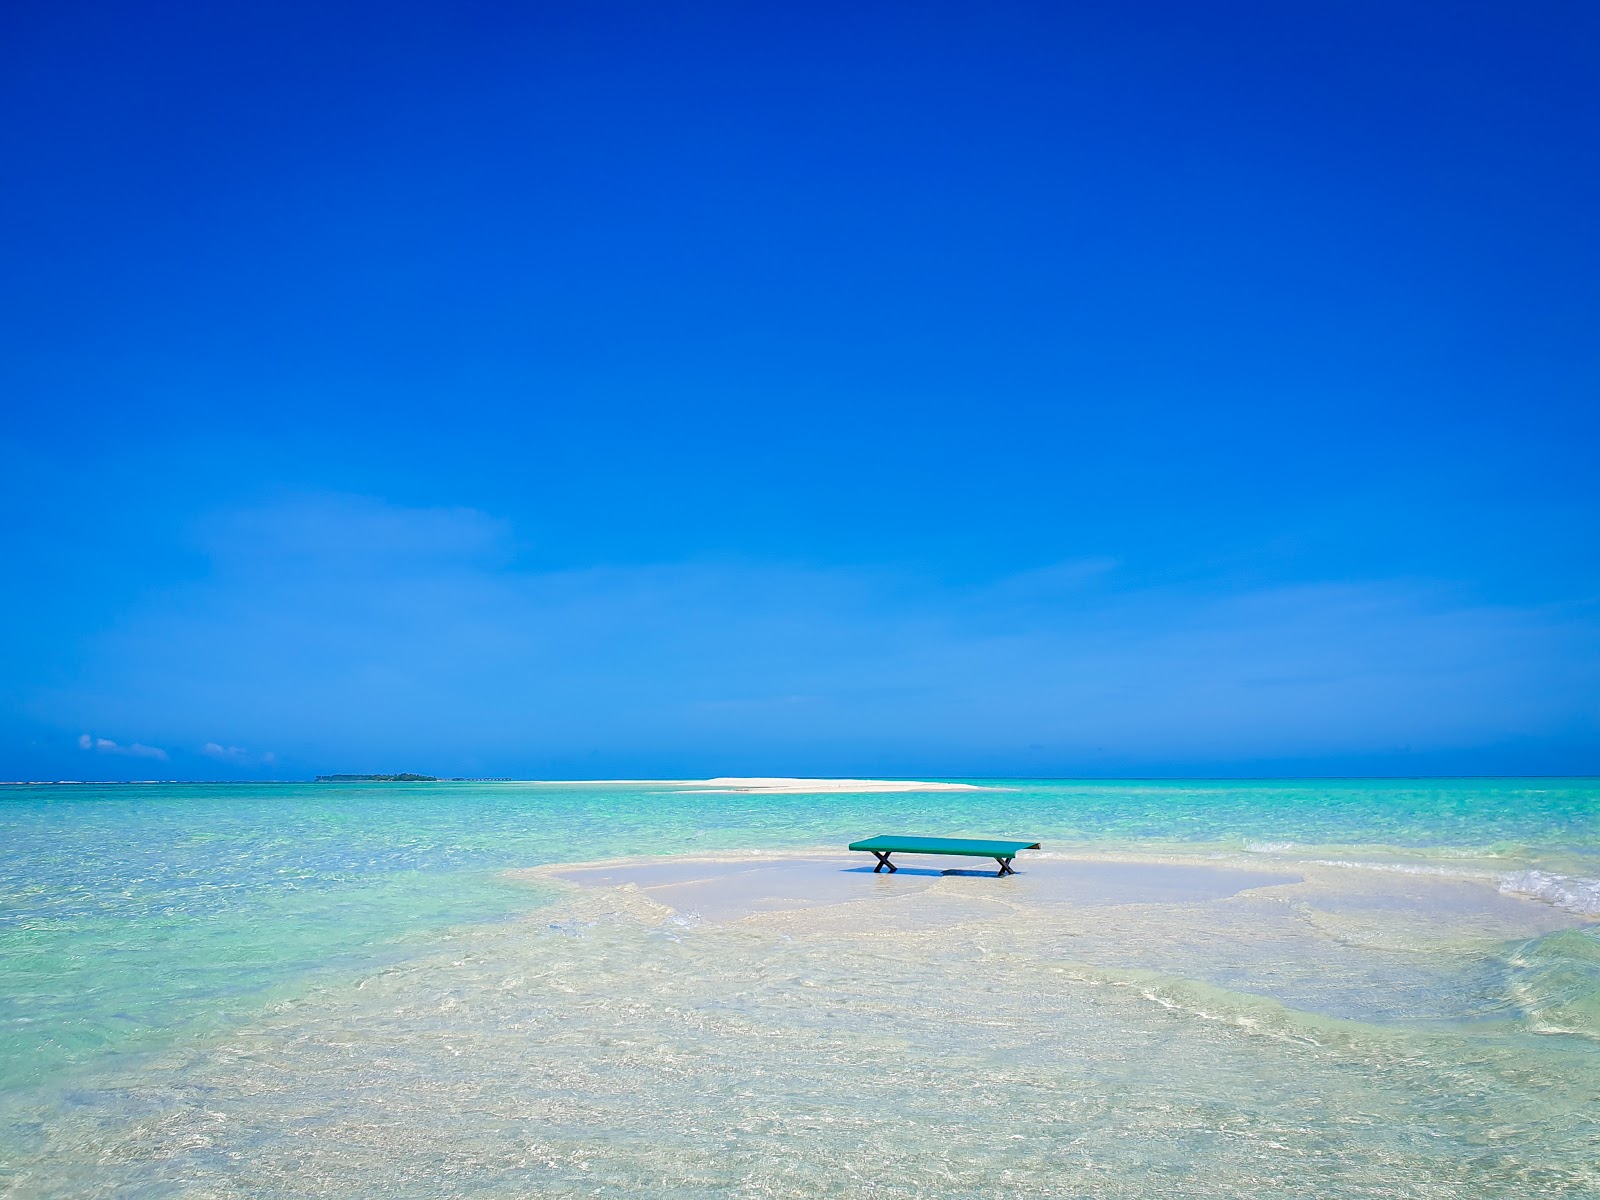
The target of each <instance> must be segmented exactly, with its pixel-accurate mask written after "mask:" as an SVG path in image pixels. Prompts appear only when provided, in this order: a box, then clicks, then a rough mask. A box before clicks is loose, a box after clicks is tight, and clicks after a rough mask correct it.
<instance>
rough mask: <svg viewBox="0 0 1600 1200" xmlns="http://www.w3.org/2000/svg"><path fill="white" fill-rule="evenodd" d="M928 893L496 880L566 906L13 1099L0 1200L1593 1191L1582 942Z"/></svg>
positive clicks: (1385, 906)
mask: <svg viewBox="0 0 1600 1200" xmlns="http://www.w3.org/2000/svg"><path fill="white" fill-rule="evenodd" d="M952 863H953V864H954V865H955V867H956V870H957V871H959V872H962V873H956V874H948V873H941V872H940V871H939V870H938V869H937V866H940V865H943V864H937V863H934V862H933V861H932V860H915V859H912V860H907V863H906V866H905V867H904V868H903V869H902V870H901V871H900V872H899V873H898V874H895V875H893V876H888V875H874V874H872V873H871V872H870V871H869V870H866V869H865V868H864V867H862V866H861V863H860V856H854V857H850V856H842V855H837V854H821V853H818V854H795V855H781V856H780V855H768V856H750V855H727V856H715V857H707V858H699V859H674V860H670V861H662V860H657V861H649V860H630V861H624V862H615V863H607V864H593V865H589V866H585V867H573V866H565V867H550V868H540V869H537V870H534V871H528V872H522V873H519V874H520V876H521V877H523V878H526V879H527V881H528V882H529V883H530V884H531V885H533V886H535V887H537V888H541V889H555V890H556V891H557V892H558V893H559V894H558V898H557V900H556V901H555V903H554V904H553V905H550V906H546V907H543V908H540V909H538V910H537V911H536V912H534V913H532V914H531V915H530V916H529V917H528V918H527V919H525V920H520V921H515V922H509V923H500V924H492V925H478V926H472V927H468V928H464V929H462V930H460V931H458V933H457V934H456V935H455V936H454V937H453V938H452V939H451V941H450V942H449V944H448V946H447V948H446V949H445V950H444V951H442V952H440V953H436V954H431V955H429V956H427V957H423V958H419V959H415V960H412V961H409V962H406V963H404V964H403V965H398V966H395V967H393V968H391V969H388V970H385V971H382V972H380V973H378V974H374V975H371V976H370V977H367V978H364V979H359V980H352V981H349V982H348V983H340V984H336V985H327V986H323V987H321V988H320V989H319V990H317V991H315V992H314V993H312V994H310V995H308V996H305V997H303V998H300V999H297V1000H295V1001H293V1002H286V1003H283V1004H280V1005H278V1006H276V1007H275V1008H273V1009H272V1010H271V1011H269V1012H267V1013H266V1014H264V1015H262V1016H260V1017H258V1018H256V1019H253V1020H251V1021H250V1022H248V1023H247V1024H245V1025H243V1026H241V1027H240V1028H237V1029H236V1030H235V1031H233V1032H232V1034H231V1035H229V1036H226V1037H223V1038H220V1039H216V1040H213V1041H211V1042H208V1043H206V1044H204V1045H198V1046H195V1045H191V1046H189V1047H186V1048H183V1049H172V1050H168V1051H164V1052H162V1053H161V1054H159V1055H156V1056H154V1057H151V1058H145V1059H141V1060H138V1061H133V1062H129V1064H128V1065H127V1066H126V1068H125V1069H124V1073H123V1074H122V1075H120V1076H119V1075H117V1074H116V1073H115V1072H109V1073H108V1072H105V1071H101V1072H100V1073H98V1074H96V1075H94V1076H92V1077H88V1078H91V1079H92V1080H93V1082H92V1085H89V1084H83V1085H82V1086H75V1087H69V1088H67V1089H66V1090H60V1089H57V1090H54V1091H50V1092H37V1093H33V1094H31V1095H29V1096H26V1097H24V1098H22V1099H21V1100H20V1101H19V1102H18V1104H19V1105H20V1106H17V1107H14V1108H13V1111H12V1112H10V1113H8V1114H7V1118H8V1121H9V1122H10V1123H11V1127H12V1129H13V1130H15V1131H19V1132H20V1133H21V1138H20V1148H19V1150H18V1151H17V1152H16V1153H12V1154H11V1155H10V1156H9V1160H8V1161H7V1162H6V1163H5V1165H4V1166H3V1168H0V1189H4V1188H9V1190H10V1191H11V1192H12V1193H14V1194H16V1195H26V1196H63V1197H65V1196H72V1197H90V1196H119V1197H120V1196H130V1195H137V1196H169V1195H170V1196H183V1197H213V1196H215V1197H224V1196H226V1197H242V1196H257V1197H279V1196H283V1197H288V1196H404V1197H411V1196H416V1197H423V1196H429V1197H433V1196H462V1197H467V1196H472V1197H478V1196H482V1197H502V1196H504V1197H512V1196H590V1195H602V1196H613V1195H623V1194H640V1195H650V1196H708V1195H713V1194H717V1195H723V1194H726V1195H739V1196H795V1197H799V1196H826V1195H840V1196H978V1195H1024V1196H1083V1197H1090V1196H1093V1197H1155V1196H1185V1197H1283V1196H1316V1197H1357V1196H1362V1197H1371V1196H1382V1197H1468V1196H1470V1197H1474V1198H1477V1200H1481V1198H1484V1197H1501V1196H1504V1197H1529V1196H1559V1197H1572V1198H1574V1200H1576V1198H1580V1197H1581V1198H1585V1200H1592V1198H1593V1197H1595V1196H1600V1040H1597V1037H1596V1035H1597V1034H1600V1023H1596V1022H1595V1021H1594V1019H1593V1018H1594V1014H1592V1013H1591V1012H1590V1011H1589V1010H1588V1009H1587V1008H1585V1004H1586V1003H1588V1000H1587V998H1588V997H1591V996H1592V995H1593V987H1592V985H1593V979H1594V977H1593V976H1592V975H1587V974H1585V972H1586V971H1588V970H1589V969H1590V967H1591V966H1592V965H1593V964H1592V963H1589V962H1588V961H1587V960H1586V959H1585V957H1584V956H1585V955H1586V954H1587V953H1588V950H1587V949H1586V947H1589V946H1591V945H1593V944H1594V943H1593V939H1592V936H1591V932H1590V931H1588V929H1586V927H1585V926H1584V923H1583V921H1582V920H1581V919H1579V918H1577V917H1574V916H1571V915H1568V914H1565V913H1562V912H1560V911H1558V910H1556V909H1554V908H1552V907H1549V906H1547V905H1543V904H1540V903H1537V902H1535V901H1531V900H1527V899H1522V898H1518V897H1514V896H1506V895H1502V894H1500V893H1499V892H1498V891H1497V890H1496V889H1495V887H1494V886H1493V885H1492V884H1490V883H1485V882H1477V881H1472V880H1462V879H1452V878H1444V877H1435V876H1426V875H1409V874H1402V873H1394V872H1383V871H1352V870H1342V869H1338V868H1333V867H1327V868H1323V867H1314V866H1313V867H1306V866H1295V867H1294V868H1293V869H1287V868H1286V869H1282V870H1276V869H1244V868H1241V867H1233V866H1218V865H1209V864H1205V863H1181V862H1170V861H1169V862H1152V863H1137V862H1127V861H1101V860H1082V861H1073V860H1064V859H1049V858H1036V859H1033V860H1019V868H1020V872H1019V874H1018V875H1016V876H1014V877H1009V878H1006V879H995V878H993V877H992V874H979V873H976V871H975V870H974V871H972V872H968V870H967V868H966V864H965V863H964V862H963V861H962V860H952ZM923 864H929V865H928V866H927V867H924V866H923ZM1588 928H1589V929H1592V927H1588ZM1585 988H1588V989H1589V990H1587V991H1586V990H1585Z"/></svg>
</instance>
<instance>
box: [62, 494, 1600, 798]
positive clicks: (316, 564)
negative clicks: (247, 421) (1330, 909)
mask: <svg viewBox="0 0 1600 1200" xmlns="http://www.w3.org/2000/svg"><path fill="white" fill-rule="evenodd" d="M210 531H211V535H212V536H213V537H214V538H215V539H216V542H215V544H216V547H217V549H216V555H217V558H218V563H219V566H218V569H217V571H216V572H215V573H214V574H213V575H212V576H211V577H210V578H208V579H206V580H204V581H202V582H199V583H197V584H195V585H193V586H191V587H189V588H187V589H184V590H179V591H174V592H167V593H164V594H162V595H161V596H160V597H159V598H157V599H155V600H153V601H152V602H151V603H150V604H149V605H147V606H146V607H145V608H143V609H142V610H140V611H137V612H133V613H129V614H128V615H127V617H126V619H125V621H124V622H123V623H122V624H121V626H120V627H119V628H118V629H116V630H115V631H113V632H111V633H109V634H107V635H106V636H104V637H103V638H102V639H101V640H99V641H98V642H97V643H96V644H95V645H94V646H93V648H92V653H91V654H90V656H89V658H88V660H87V662H86V664H85V666H84V670H83V673H82V681H81V686H82V689H83V690H82V692H81V693H74V694H72V695H70V696H66V697H64V698H62V699H61V703H62V706H63V708H64V709H65V708H67V707H68V706H69V705H70V708H71V711H74V712H91V711H92V712H93V713H94V715H95V719H96V720H100V721H104V722H105V723H107V724H114V723H120V724H126V723H131V722H132V721H134V720H137V719H142V717H143V715H144V714H147V713H159V714H161V716H162V719H163V723H164V727H169V728H171V727H178V728H184V727H187V728H189V729H193V730H195V732H196V736H195V743H196V744H200V743H202V742H204V748H203V749H202V753H204V754H206V755H207V756H208V757H211V758H212V759H214V760H216V761H218V762H224V763H233V764H239V765H243V764H244V763H246V762H247V761H248V760H249V758H250V752H249V751H247V750H246V749H244V748H243V747H240V746H236V745H232V744H229V743H226V742H220V741H208V740H206V731H207V726H210V728H215V724H214V723H213V722H215V721H216V720H217V719H218V717H219V716H220V717H222V718H225V719H226V720H227V723H228V725H229V727H231V728H235V729H241V730H249V731H251V736H252V739H254V738H260V739H261V740H262V741H269V740H270V744H275V745H277V746H280V747H293V750H294V754H295V757H296V758H297V759H300V760H302V761H303V760H306V759H308V758H315V757H317V756H322V758H323V760H328V759H333V760H335V761H346V759H345V757H344V756H346V755H356V756H359V757H363V758H365V759H367V760H370V761H381V762H388V761H390V760H395V759H399V758H405V759H406V760H407V761H408V762H409V761H410V760H411V758H412V757H413V756H415V755H417V754H425V755H428V756H430V760H437V759H439V758H446V757H452V756H465V755H467V754H475V755H477V756H478V758H479V760H480V761H481V762H485V763H487V762H501V763H504V764H505V766H504V768H503V769H504V770H506V771H507V772H511V771H517V770H521V769H526V768H525V767H524V766H523V765H522V764H527V763H532V762H535V761H541V762H545V761H553V760H555V759H557V758H559V757H560V756H561V755H563V754H567V755H571V756H574V757H577V756H584V755H588V754H589V753H590V752H591V751H598V752H599V753H601V754H602V755H620V754H622V753H624V750H625V749H626V752H627V753H632V754H637V755H639V756H643V758H642V759H640V760H635V761H639V762H640V765H641V766H642V765H644V761H643V759H648V760H649V761H650V762H664V761H665V759H664V758H663V756H665V755H670V754H684V753H690V752H692V753H694V754H697V755H703V756H714V755H716V754H718V753H721V752H722V751H724V750H726V748H729V747H734V748H742V752H748V754H749V755H750V756H751V757H752V758H753V759H759V760H760V761H763V762H769V763H770V762H773V761H779V760H780V759H781V760H782V761H783V762H785V763H789V764H792V765H793V766H794V767H795V768H796V769H805V768H809V769H819V770H823V769H827V768H828V767H829V766H830V765H831V764H838V765H839V768H840V769H846V768H848V769H851V770H854V769H858V768H863V767H871V768H872V769H880V770H881V769H890V768H892V767H893V766H895V765H896V764H902V765H904V766H905V767H906V769H907V770H917V769H930V768H929V766H918V764H919V763H921V764H930V765H931V766H932V767H942V768H943V769H945V770H946V771H955V770H958V769H960V768H961V766H962V764H970V765H971V766H972V767H974V768H976V767H979V766H987V767H991V768H993V769H995V770H1006V769H1023V768H1024V767H1025V766H1031V765H1033V764H1037V763H1038V762H1039V760H1040V755H1041V753H1043V754H1046V755H1048V756H1051V765H1052V766H1053V767H1054V768H1055V769H1060V770H1071V769H1077V768H1078V767H1080V766H1082V765H1084V764H1092V763H1095V762H1100V761H1104V760H1102V759H1098V758H1095V757H1094V756H1095V755H1099V754H1102V753H1104V754H1106V755H1109V756H1114V760H1115V761H1118V762H1122V763H1129V764H1133V763H1145V764H1149V765H1152V766H1154V765H1158V764H1159V763H1162V762H1178V761H1182V762H1185V763H1191V764H1204V763H1230V762H1234V763H1236V762H1241V761H1247V760H1248V761H1255V760H1261V759H1269V758H1274V757H1279V758H1282V757H1298V758H1302V759H1303V758H1307V757H1310V756H1322V757H1324V758H1329V759H1330V761H1331V758H1336V757H1338V756H1341V755H1351V754H1369V753H1378V752H1387V751H1388V750H1391V749H1394V748H1397V747H1400V746H1409V747H1412V748H1413V749H1414V750H1426V751H1435V752H1438V753H1441V754H1446V753H1453V752H1456V751H1460V750H1467V749H1472V748H1474V747H1483V746H1491V745H1495V744H1499V743H1503V742H1506V741H1508V740H1515V739H1519V738H1522V739H1539V738H1567V739H1568V740H1569V742H1572V743H1574V744H1576V743H1577V742H1584V739H1587V742H1585V743H1584V744H1588V743H1592V742H1600V735H1597V731H1596V729H1595V724H1596V723H1595V720H1594V707H1595V705H1594V696H1595V695H1596V694H1600V692H1597V689H1600V613H1597V611H1596V609H1595V607H1594V606H1593V605H1592V604H1591V605H1584V604H1575V605H1570V606H1552V605H1539V606H1536V605H1522V606H1518V605H1496V604H1487V603H1483V602H1481V601H1478V600H1475V599H1473V598H1472V597H1470V596H1467V595H1464V594H1461V593H1459V592H1458V591H1457V590H1455V589H1454V588H1452V587H1451V586H1449V585H1448V583H1446V582H1438V581H1431V582H1430V581H1425V580H1414V579H1368V580H1341V581H1322V582H1310V583H1298V584H1294V585H1275V586H1260V585H1256V586H1247V587H1242V586H1237V585H1234V584H1233V583H1232V582H1231V581H1229V580H1227V579H1225V578H1217V579H1210V580H1200V581H1193V580H1191V581H1187V582H1184V583H1182V584H1163V585H1159V586H1138V585H1136V584H1135V583H1134V582H1133V581H1132V580H1131V579H1130V578H1129V576H1130V574H1131V571H1130V569H1129V568H1127V567H1125V566H1121V565H1119V564H1117V563H1116V562H1114V561H1110V560H1094V561H1087V562H1068V563H1063V564H1059V565H1058V566H1056V567H1050V568H1044V569H1040V570H1033V571H1029V572H1027V573H1022V574H1015V575H1011V576H1008V577H1003V578H997V579H989V580H984V581H980V582H976V583H962V584H959V585H956V584H948V583H944V582H941V581H939V580H936V579H929V578H924V577H921V576H918V575H917V574H915V573H914V572H910V571H906V570H900V569H894V568H890V567H878V568H814V567H807V566H803V565H792V564H791V565H784V564H771V563H748V562H743V563H741V562H731V563H730V562H690V563H676V564H661V565H646V566H628V567H623V566H618V567H609V568H595V569H588V570H571V571H528V570H522V569H518V568H516V567H515V566H514V565H512V562H511V556H510V547H511V545H512V539H511V532H510V531H509V530H508V529H506V528H505V527H504V526H503V524H502V523H500V522H497V521H495V520H493V519H492V518H489V517H486V516H484V515H483V514H479V513H473V512H471V511H469V510H456V509H442V510H408V509H403V508H397V507H390V506H383V505H379V504H377V503H376V502H373V501H365V500H349V499H346V498H332V499H325V500H300V501H296V502H294V503H293V504H290V505H287V506H281V507H277V508H269V509H263V510H258V511H254V512H251V513H247V514H242V515H239V516H237V517H234V518H227V519H222V518H219V519H218V520H217V521H215V522H214V523H213V524H212V526H211V527H210ZM85 697H88V698H91V699H92V703H91V699H86V698H85ZM797 698H800V699H797ZM1029 747H1040V748H1042V750H1029ZM1010 754H1015V755H1017V756H1018V757H1017V758H1016V760H1015V762H1014V763H1013V762H1012V761H1011V760H1010V759H1008V758H1007V757H1006V756H1007V755H1010ZM1024 754H1027V755H1029V756H1031V757H1022V756H1023V755H1024ZM874 755H876V756H877V757H876V758H873V757H872V756H874ZM651 756H653V757H651ZM256 761H257V762H258V763H260V762H265V761H266V759H265V756H257V758H256ZM607 761H617V760H616V759H614V758H611V759H608V760H607ZM620 765H621V764H620V763H619V767H620ZM751 765H753V766H754V765H759V763H757V762H753V763H752V764H751ZM439 769H444V768H442V767H440V768H439ZM551 769H555V768H551Z"/></svg>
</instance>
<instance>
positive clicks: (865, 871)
mask: <svg viewBox="0 0 1600 1200" xmlns="http://www.w3.org/2000/svg"><path fill="white" fill-rule="evenodd" d="M895 868H896V869H895V870H894V871H893V872H890V871H879V872H878V874H879V875H881V876H882V877H883V878H885V879H887V878H889V876H890V875H891V874H894V875H969V876H971V877H972V878H974V879H993V878H995V871H996V870H999V868H998V867H996V868H995V869H994V870H990V871H983V870H977V871H968V870H963V869H962V868H960V867H951V868H948V869H946V870H943V871H941V870H940V869H939V868H938V867H902V866H901V865H900V864H899V863H895ZM872 873H873V872H872V868H871V867H845V868H844V869H843V870H842V871H841V872H840V874H843V875H871V874H872ZM1012 873H1013V874H1016V875H1020V874H1022V872H1021V871H1013V872H1012Z"/></svg>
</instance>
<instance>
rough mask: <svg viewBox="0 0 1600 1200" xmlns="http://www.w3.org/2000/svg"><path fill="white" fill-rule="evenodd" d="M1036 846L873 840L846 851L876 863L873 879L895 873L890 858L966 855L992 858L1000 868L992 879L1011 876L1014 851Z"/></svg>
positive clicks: (943, 840)
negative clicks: (863, 852)
mask: <svg viewBox="0 0 1600 1200" xmlns="http://www.w3.org/2000/svg"><path fill="white" fill-rule="evenodd" d="M1038 848H1039V843H1038V842H1008V841H1003V840H999V839H994V838H931V837H875V838H868V839H867V840H866V841H864V842H851V843H850V849H852V850H866V851H868V852H869V853H871V854H872V855H873V856H874V857H875V858H876V859H877V860H878V865H877V866H875V867H873V868H872V873H873V874H874V875H876V874H877V873H878V872H879V871H881V870H883V869H884V868H885V867H888V868H889V871H890V873H891V874H892V873H893V872H895V871H897V870H899V869H900V868H898V867H896V866H895V865H894V864H893V863H892V862H890V861H889V855H891V854H966V855H970V856H971V857H973V858H992V859H994V860H995V862H997V863H999V864H1000V870H999V871H997V872H996V873H995V878H997V879H998V878H999V877H1000V876H1001V875H1015V874H1016V872H1015V871H1013V870H1012V869H1011V860H1012V859H1013V858H1015V857H1016V855H1017V851H1018V850H1037V849H1038Z"/></svg>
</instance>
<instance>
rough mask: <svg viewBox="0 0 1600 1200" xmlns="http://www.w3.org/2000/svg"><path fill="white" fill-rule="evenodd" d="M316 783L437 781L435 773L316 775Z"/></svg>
mask: <svg viewBox="0 0 1600 1200" xmlns="http://www.w3.org/2000/svg"><path fill="white" fill-rule="evenodd" d="M317 782H318V783H438V782H439V778H438V776H436V775H412V774H411V773H409V772H406V773H403V774H400V775H318V776H317Z"/></svg>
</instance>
